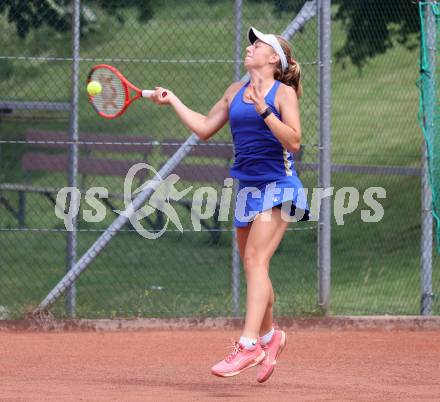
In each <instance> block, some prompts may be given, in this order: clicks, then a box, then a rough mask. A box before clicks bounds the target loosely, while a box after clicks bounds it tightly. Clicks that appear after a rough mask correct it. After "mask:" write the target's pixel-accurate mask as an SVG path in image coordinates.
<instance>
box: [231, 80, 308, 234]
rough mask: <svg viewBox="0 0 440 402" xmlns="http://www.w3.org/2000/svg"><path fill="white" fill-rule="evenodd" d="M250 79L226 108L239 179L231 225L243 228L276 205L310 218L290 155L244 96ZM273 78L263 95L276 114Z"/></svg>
mask: <svg viewBox="0 0 440 402" xmlns="http://www.w3.org/2000/svg"><path fill="white" fill-rule="evenodd" d="M248 85H249V82H248V83H246V84H245V85H243V87H242V88H241V89H240V90H239V91H238V92H237V94H236V95H235V97H234V99H233V100H232V103H231V106H230V108H229V123H230V127H231V133H232V138H233V141H234V150H235V159H234V164H233V166H232V167H231V170H230V173H231V177H233V178H235V179H238V180H239V186H238V192H237V199H236V206H235V213H234V225H235V226H236V227H245V226H247V225H248V224H249V222H251V221H252V220H253V219H254V218H255V217H256V215H257V214H258V213H260V212H262V211H266V210H268V209H272V208H273V207H279V208H281V209H282V210H283V211H285V212H286V213H288V214H289V215H290V216H291V217H292V219H291V221H307V220H309V207H308V205H307V197H306V193H305V191H304V188H303V185H302V183H301V181H300V179H299V177H298V175H297V173H296V171H295V168H294V160H293V157H292V154H291V153H290V152H288V151H287V150H286V149H285V148H284V147H283V146H282V144H281V143H280V141H279V140H278V139H277V138H276V137H275V135H274V134H272V132H271V131H270V129H269V127H268V126H267V125H266V123H265V122H264V120H263V118H262V117H261V116H260V115H259V114H258V113H257V112H256V110H255V106H254V104H252V103H248V102H244V100H243V95H244V91H245V89H246V87H247V86H248ZM279 86H280V81H275V83H274V84H273V86H272V88H271V89H270V91H269V93H268V94H267V95H266V97H265V101H266V104H267V105H268V106H270V107H271V109H272V111H273V113H274V114H275V116H276V117H277V118H278V119H280V120H281V115H280V113H279V112H278V110H277V109H276V107H275V95H276V93H277V90H278V88H279Z"/></svg>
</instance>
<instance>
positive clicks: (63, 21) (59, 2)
mask: <svg viewBox="0 0 440 402" xmlns="http://www.w3.org/2000/svg"><path fill="white" fill-rule="evenodd" d="M152 1H153V0H123V1H120V0H92V1H88V2H87V4H90V5H91V4H96V5H97V6H98V7H100V8H101V9H103V10H104V11H106V12H107V13H108V14H109V15H113V16H114V17H116V18H117V19H118V20H119V21H123V16H122V14H121V12H120V11H121V10H122V9H124V8H135V9H137V11H138V19H139V20H140V21H146V20H148V19H149V18H151V17H152ZM72 3H73V1H72V0H0V14H6V15H7V19H8V22H9V23H11V24H14V25H15V28H16V30H17V34H18V35H19V36H20V37H21V38H24V37H26V36H27V34H28V33H29V32H30V30H31V29H38V28H40V27H41V26H42V25H44V24H46V25H47V26H49V27H51V28H52V29H54V30H55V31H57V32H66V31H69V30H70V29H71V20H72ZM91 16H92V17H91ZM93 22H94V19H93V13H92V11H91V9H90V8H88V7H85V6H83V7H82V10H81V25H82V28H85V29H87V27H88V25H89V24H91V23H93Z"/></svg>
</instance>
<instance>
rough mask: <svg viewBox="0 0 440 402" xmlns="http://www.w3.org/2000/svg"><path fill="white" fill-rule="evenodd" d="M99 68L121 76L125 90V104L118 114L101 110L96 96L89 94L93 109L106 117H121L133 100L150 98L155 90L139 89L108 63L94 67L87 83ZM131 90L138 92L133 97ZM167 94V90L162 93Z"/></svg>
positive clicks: (118, 76)
mask: <svg viewBox="0 0 440 402" xmlns="http://www.w3.org/2000/svg"><path fill="white" fill-rule="evenodd" d="M98 69H107V70H110V71H111V72H112V73H113V74H115V75H116V77H117V78H119V80H120V81H121V83H122V88H123V90H124V95H125V100H124V105H123V106H122V108H121V110H120V111H119V112H117V113H116V114H107V113H104V112H101V111H99V110H98V109H97V108H96V107H95V105H94V104H93V98H94V96H92V95H89V101H90V103H91V104H92V106H93V109H95V111H96V113H98V114H99V115H100V116H101V117H105V118H106V119H115V118H116V117H119V116H120V115H121V114H123V113H124V112H125V111H126V110H127V108H128V106H129V105H130V104H131V103H132V102H134V101H135V100H137V99H139V98H140V97H144V98H149V97H150V96H151V95H152V94H153V93H154V92H155V91H153V90H149V89H144V90H141V89H139V88H138V87H137V86H135V85H133V84H132V83H131V82H130V81H128V80H127V78H125V77H124V76H123V75H122V73H121V72H120V71H119V70H118V69H117V68H115V67H113V66H109V65H108V64H98V65H96V66H94V67H92V69H91V70H90V72H89V74H88V76H87V84H88V83H89V82H91V81H92V74H93V73H94V72H95V71H96V70H98ZM130 90H132V91H134V92H135V93H136V94H135V95H134V96H132V97H130V95H131V92H130ZM166 94H167V93H166V91H163V92H162V94H161V95H162V96H163V97H165V96H166Z"/></svg>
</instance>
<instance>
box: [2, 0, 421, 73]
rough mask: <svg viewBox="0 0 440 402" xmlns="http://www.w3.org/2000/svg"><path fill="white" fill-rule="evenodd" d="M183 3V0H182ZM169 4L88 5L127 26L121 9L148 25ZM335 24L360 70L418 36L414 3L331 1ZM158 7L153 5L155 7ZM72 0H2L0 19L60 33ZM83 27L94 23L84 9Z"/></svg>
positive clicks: (103, 0) (297, 3)
mask: <svg viewBox="0 0 440 402" xmlns="http://www.w3.org/2000/svg"><path fill="white" fill-rule="evenodd" d="M182 1H183V0H182ZM186 1H187V2H189V1H193V2H194V4H195V3H196V2H198V1H207V2H213V3H215V2H221V1H225V0H186ZM249 1H252V2H254V3H269V4H273V6H274V9H273V10H274V13H276V14H280V13H289V14H294V13H296V12H298V11H299V10H300V9H301V7H302V6H303V4H304V2H305V0H249ZM164 3H165V0H89V1H87V4H89V5H92V6H93V5H96V6H99V7H100V8H101V9H103V10H105V11H106V12H107V13H108V14H109V15H112V16H114V17H116V18H117V19H118V20H119V21H123V16H122V13H121V10H122V9H125V8H135V9H137V11H138V19H139V20H140V21H147V20H149V19H150V18H151V17H152V16H153V11H154V9H157V8H159V7H160V6H162V5H164ZM332 4H333V5H334V15H333V19H334V20H335V21H341V23H342V26H343V27H344V29H345V31H346V41H345V43H344V45H343V46H342V48H341V49H340V50H339V51H338V53H337V54H336V58H337V60H339V61H342V60H345V59H347V58H348V59H350V60H351V62H352V63H353V64H355V65H356V66H358V67H362V66H363V65H364V64H365V63H366V62H367V60H368V59H370V58H373V57H374V56H376V55H377V54H380V53H384V52H385V51H387V50H388V49H390V48H391V47H393V44H394V43H395V41H398V42H399V43H401V44H403V45H405V46H407V47H409V48H411V47H412V46H414V42H413V41H411V39H412V38H413V37H415V34H416V33H418V32H419V19H418V13H417V5H416V2H415V1H414V0H332ZM153 5H154V6H153ZM71 10H72V0H0V14H4V13H6V14H7V16H8V21H9V22H10V23H14V24H15V26H16V29H17V33H18V35H19V36H20V37H25V36H26V35H27V34H28V33H29V31H30V30H31V29H36V28H39V27H40V26H41V25H43V24H46V25H48V26H50V27H52V28H53V29H54V30H56V31H59V32H65V31H68V30H70V28H71ZM82 11H83V12H82V21H81V23H82V27H83V28H86V29H87V24H89V25H91V22H90V21H88V19H87V18H86V13H85V12H84V8H83V10H82Z"/></svg>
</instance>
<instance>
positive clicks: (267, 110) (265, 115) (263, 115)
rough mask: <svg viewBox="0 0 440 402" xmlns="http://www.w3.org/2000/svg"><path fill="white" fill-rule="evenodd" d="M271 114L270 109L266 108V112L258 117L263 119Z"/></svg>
mask: <svg viewBox="0 0 440 402" xmlns="http://www.w3.org/2000/svg"><path fill="white" fill-rule="evenodd" d="M271 113H272V109H271V108H270V106H268V107H267V108H266V110H265V111H264V112H263V113H260V116H261V117H262V118H263V119H265V118H266V117H267V116H269V115H270V114H271Z"/></svg>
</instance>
